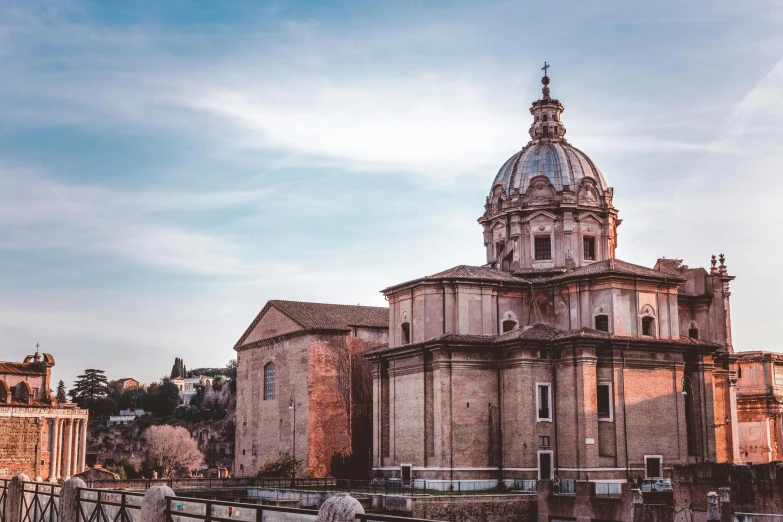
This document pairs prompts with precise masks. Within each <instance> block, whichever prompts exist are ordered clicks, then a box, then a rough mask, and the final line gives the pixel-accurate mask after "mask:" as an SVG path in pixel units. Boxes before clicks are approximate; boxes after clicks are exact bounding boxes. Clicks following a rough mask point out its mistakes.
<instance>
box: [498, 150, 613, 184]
mask: <svg viewBox="0 0 783 522" xmlns="http://www.w3.org/2000/svg"><path fill="white" fill-rule="evenodd" d="M539 175H544V176H546V177H547V178H549V181H550V183H552V185H553V186H554V188H555V190H557V191H561V190H563V185H569V186H570V188H571V190H576V188H577V187H578V185H579V182H580V181H582V178H592V179H593V180H594V181H595V185H596V187H597V188H598V190H599V192H600V193H601V194H603V193H604V191H605V190H606V189H607V185H606V181H605V180H604V177H603V175H602V174H601V171H600V170H598V167H596V166H595V163H593V162H592V160H590V158H588V157H587V155H585V153H583V152H582V151H580V150H579V149H577V148H575V147H572V146H571V145H570V144H568V143H567V142H566V141H565V140H556V141H549V140H546V141H545V140H535V141H533V142H531V143H529V144H528V145H526V146H525V148H523V149H522V150H521V151H519V152H517V153H516V154H514V155H513V156H511V158H509V160H508V161H506V163H505V164H504V165H503V166H502V167H501V168H500V171H499V172H498V175H497V176H495V181H494V182H493V183H492V189H493V190H494V188H495V186H497V185H498V184H500V183H502V184H503V189H504V190H505V192H506V194H511V190H512V189H518V190H519V192H520V193H521V194H524V193H525V191H527V189H528V187H529V186H530V180H531V179H532V178H534V177H535V176H539ZM491 193H492V192H491V191H490V194H491Z"/></svg>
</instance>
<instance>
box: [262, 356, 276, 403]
mask: <svg viewBox="0 0 783 522" xmlns="http://www.w3.org/2000/svg"><path fill="white" fill-rule="evenodd" d="M274 398H275V364H274V363H271V362H270V363H266V366H264V400H268V399H274Z"/></svg>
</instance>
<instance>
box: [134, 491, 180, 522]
mask: <svg viewBox="0 0 783 522" xmlns="http://www.w3.org/2000/svg"><path fill="white" fill-rule="evenodd" d="M167 496H168V497H173V496H174V490H173V489H171V488H170V487H168V486H163V485H158V486H152V487H151V488H150V489H148V490H147V492H146V493H145V494H144V500H142V502H141V522H164V521H165V520H166V514H165V513H166V497H167Z"/></svg>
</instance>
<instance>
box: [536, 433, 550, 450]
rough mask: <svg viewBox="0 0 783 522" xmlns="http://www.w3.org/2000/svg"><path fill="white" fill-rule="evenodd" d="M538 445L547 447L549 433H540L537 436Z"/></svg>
mask: <svg viewBox="0 0 783 522" xmlns="http://www.w3.org/2000/svg"><path fill="white" fill-rule="evenodd" d="M538 447H539V448H548V447H549V435H541V436H539V437H538Z"/></svg>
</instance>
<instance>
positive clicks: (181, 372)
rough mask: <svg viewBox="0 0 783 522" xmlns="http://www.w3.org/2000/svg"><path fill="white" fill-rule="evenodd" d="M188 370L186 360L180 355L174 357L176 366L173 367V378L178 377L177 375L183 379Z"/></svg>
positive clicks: (171, 376)
mask: <svg viewBox="0 0 783 522" xmlns="http://www.w3.org/2000/svg"><path fill="white" fill-rule="evenodd" d="M187 376H188V375H187V370H186V369H185V361H183V360H182V359H180V358H179V357H175V358H174V366H172V367H171V375H170V376H169V377H170V378H172V379H176V378H177V377H182V378H183V379H184V378H185V377H187Z"/></svg>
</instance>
